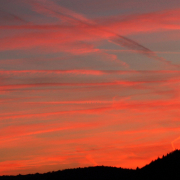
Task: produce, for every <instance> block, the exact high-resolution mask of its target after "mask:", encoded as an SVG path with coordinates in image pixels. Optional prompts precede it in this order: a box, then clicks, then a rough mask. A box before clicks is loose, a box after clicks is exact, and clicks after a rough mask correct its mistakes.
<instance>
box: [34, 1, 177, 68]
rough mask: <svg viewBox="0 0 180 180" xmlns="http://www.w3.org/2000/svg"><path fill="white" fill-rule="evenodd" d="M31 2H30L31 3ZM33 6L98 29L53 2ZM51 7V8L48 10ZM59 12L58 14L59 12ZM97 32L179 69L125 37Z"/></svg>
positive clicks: (94, 24) (80, 16) (103, 29)
mask: <svg viewBox="0 0 180 180" xmlns="http://www.w3.org/2000/svg"><path fill="white" fill-rule="evenodd" d="M31 2H32V1H31ZM34 2H35V3H33V4H34V5H38V6H40V7H41V8H42V7H43V8H44V10H45V11H48V13H50V14H51V15H54V16H55V17H57V18H60V19H61V18H62V17H63V18H65V19H66V20H71V21H75V22H78V23H81V24H83V25H86V26H88V27H90V28H95V29H97V28H98V25H97V24H96V23H95V22H94V21H92V20H89V19H87V18H85V17H84V16H83V15H81V14H78V13H76V12H74V11H72V10H69V9H67V8H64V7H62V6H60V5H57V4H55V3H53V2H50V1H48V0H40V2H41V3H42V4H41V3H40V2H37V1H34ZM50 7H51V8H50ZM52 8H54V9H52ZM59 11H60V12H59ZM98 30H100V31H103V32H108V33H110V34H111V37H109V38H108V40H109V41H111V42H113V43H116V44H118V45H120V46H122V47H126V48H129V49H133V50H135V51H136V52H137V53H140V54H143V55H145V56H147V57H150V58H153V59H154V60H158V61H161V62H163V63H166V64H167V65H170V66H174V67H178V68H179V67H180V66H178V65H174V64H172V63H171V62H170V61H167V60H166V59H164V58H162V57H159V56H158V55H157V54H156V53H155V52H153V51H151V50H150V49H148V48H146V47H145V46H143V45H141V44H139V43H137V42H136V41H133V40H131V39H129V38H127V37H124V36H121V35H119V34H116V33H114V32H111V31H109V30H107V29H105V28H98Z"/></svg>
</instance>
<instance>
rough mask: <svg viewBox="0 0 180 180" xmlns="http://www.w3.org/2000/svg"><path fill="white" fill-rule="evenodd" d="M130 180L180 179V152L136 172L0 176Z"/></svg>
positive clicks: (88, 169)
mask: <svg viewBox="0 0 180 180" xmlns="http://www.w3.org/2000/svg"><path fill="white" fill-rule="evenodd" d="M11 179H12V180H30V179H33V180H36V179H37V180H41V179H42V180H56V179H58V180H84V179H86V180H90V179H91V180H117V179H118V180H129V179H140V180H141V179H143V180H146V179H151V180H152V179H153V180H154V179H158V180H159V179H163V180H164V179H173V180H174V179H178V180H179V179H180V150H175V151H173V152H171V153H169V154H167V155H166V156H163V157H162V158H158V159H157V160H155V161H152V162H151V163H150V164H148V165H146V166H144V167H143V168H141V169H139V168H137V169H136V170H133V169H123V168H116V167H107V166H96V167H86V168H76V169H66V170H62V171H56V172H48V173H44V174H39V173H36V174H28V175H18V176H0V180H11Z"/></svg>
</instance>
